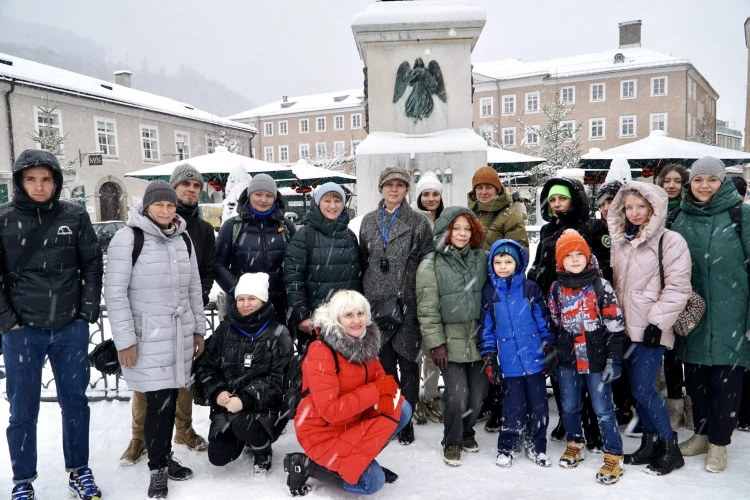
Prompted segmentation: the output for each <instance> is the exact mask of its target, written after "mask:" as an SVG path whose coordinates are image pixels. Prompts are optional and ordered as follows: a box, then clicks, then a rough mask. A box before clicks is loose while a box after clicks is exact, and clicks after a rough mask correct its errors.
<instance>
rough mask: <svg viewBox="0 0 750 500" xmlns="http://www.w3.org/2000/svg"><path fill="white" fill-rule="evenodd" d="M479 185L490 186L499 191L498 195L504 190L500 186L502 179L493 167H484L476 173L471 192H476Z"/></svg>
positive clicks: (472, 180)
mask: <svg viewBox="0 0 750 500" xmlns="http://www.w3.org/2000/svg"><path fill="white" fill-rule="evenodd" d="M479 184H489V185H490V186H492V187H494V188H495V189H497V192H498V193H499V192H500V191H502V190H503V185H502V184H500V178H499V177H498V176H497V172H495V169H494V168H492V167H482V168H480V169H479V170H477V171H476V172H474V177H473V178H472V179H471V190H472V191H474V190H476V188H477V186H478V185H479Z"/></svg>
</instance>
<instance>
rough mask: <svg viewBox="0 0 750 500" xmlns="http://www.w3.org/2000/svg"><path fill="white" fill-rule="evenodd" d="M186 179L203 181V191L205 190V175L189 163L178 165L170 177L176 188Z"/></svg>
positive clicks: (170, 181)
mask: <svg viewBox="0 0 750 500" xmlns="http://www.w3.org/2000/svg"><path fill="white" fill-rule="evenodd" d="M184 181H198V182H200V183H201V191H202V190H203V175H202V174H201V173H200V172H198V169H196V168H195V167H194V166H192V165H190V164H188V163H183V164H182V165H178V166H176V167H175V168H174V170H172V177H170V178H169V183H170V184H171V185H172V187H173V188H175V189H177V186H179V185H180V183H181V182H184Z"/></svg>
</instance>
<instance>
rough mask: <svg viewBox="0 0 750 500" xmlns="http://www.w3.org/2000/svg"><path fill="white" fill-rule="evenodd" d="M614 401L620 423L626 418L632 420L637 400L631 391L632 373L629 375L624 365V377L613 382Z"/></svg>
mask: <svg viewBox="0 0 750 500" xmlns="http://www.w3.org/2000/svg"><path fill="white" fill-rule="evenodd" d="M612 401H613V402H614V403H615V412H616V414H617V416H618V422H619V420H620V419H622V418H624V417H627V418H628V419H630V418H632V416H633V407H634V406H635V399H634V398H633V394H632V392H631V390H630V373H628V370H627V369H626V368H625V364H624V363H623V366H622V376H621V377H620V378H618V379H617V380H615V381H613V382H612ZM592 409H593V408H592Z"/></svg>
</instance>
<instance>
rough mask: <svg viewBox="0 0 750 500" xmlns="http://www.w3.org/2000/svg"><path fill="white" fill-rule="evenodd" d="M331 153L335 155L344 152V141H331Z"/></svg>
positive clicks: (341, 154)
mask: <svg viewBox="0 0 750 500" xmlns="http://www.w3.org/2000/svg"><path fill="white" fill-rule="evenodd" d="M333 154H334V156H336V157H340V156H344V155H345V154H346V143H345V142H344V141H333Z"/></svg>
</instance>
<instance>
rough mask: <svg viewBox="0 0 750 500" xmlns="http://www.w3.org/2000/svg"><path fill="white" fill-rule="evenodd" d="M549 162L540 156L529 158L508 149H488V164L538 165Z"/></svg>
mask: <svg viewBox="0 0 750 500" xmlns="http://www.w3.org/2000/svg"><path fill="white" fill-rule="evenodd" d="M545 161H547V160H545V159H544V158H541V157H539V156H529V155H525V154H521V153H515V152H513V151H508V150H507V149H500V148H493V147H487V163H529V164H533V165H537V164H539V163H543V162H545Z"/></svg>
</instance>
